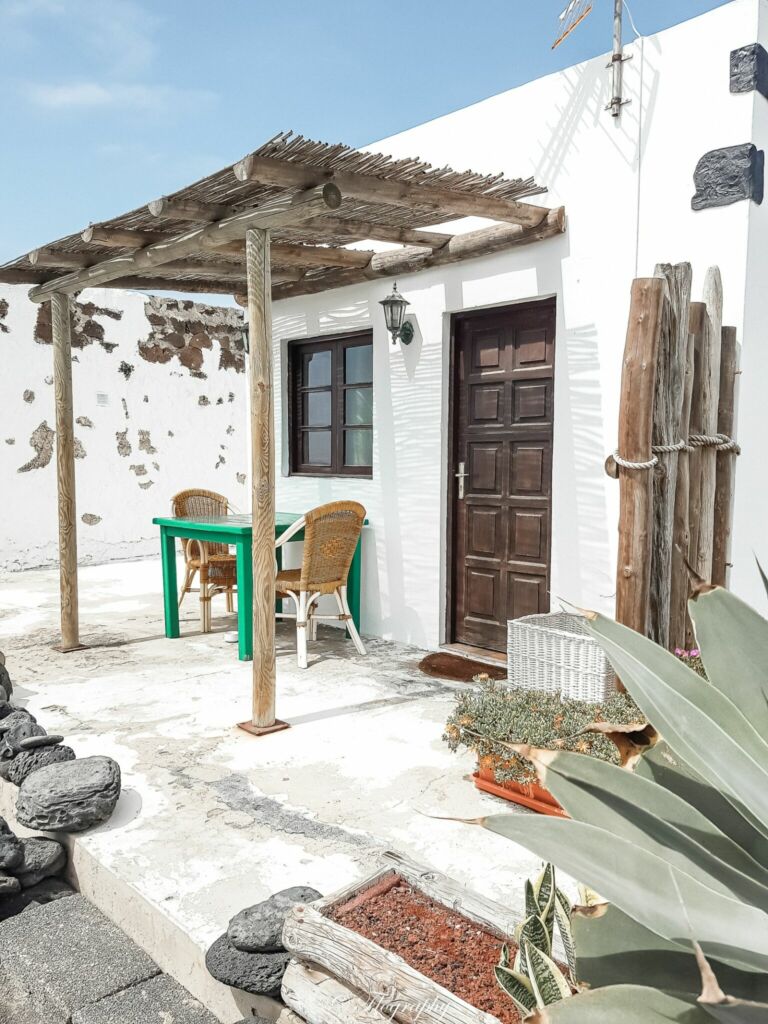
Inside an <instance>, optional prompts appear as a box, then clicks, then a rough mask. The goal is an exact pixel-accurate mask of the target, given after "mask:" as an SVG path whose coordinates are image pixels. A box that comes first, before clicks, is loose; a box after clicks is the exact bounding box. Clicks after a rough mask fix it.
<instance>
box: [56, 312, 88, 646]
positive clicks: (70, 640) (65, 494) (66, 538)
mask: <svg viewBox="0 0 768 1024" xmlns="http://www.w3.org/2000/svg"><path fill="white" fill-rule="evenodd" d="M51 325H52V335H53V381H54V397H55V403H56V484H57V489H58V509H59V588H60V592H61V646H60V647H59V648H58V649H59V650H61V651H76V650H78V649H79V648H80V647H81V646H82V645H81V644H80V625H79V610H78V599H77V525H76V519H75V511H76V509H75V428H74V421H73V412H72V341H71V337H70V322H69V296H68V295H62V294H61V293H59V292H56V293H54V295H52V296H51Z"/></svg>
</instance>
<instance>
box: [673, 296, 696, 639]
mask: <svg viewBox="0 0 768 1024" xmlns="http://www.w3.org/2000/svg"><path fill="white" fill-rule="evenodd" d="M692 308H693V304H691V306H690V307H689V310H688V327H689V330H690V327H691V310H692ZM693 375H694V336H693V334H691V333H689V334H688V339H687V342H686V348H685V373H684V377H683V403H682V408H681V410H680V438H681V440H682V439H685V438H687V437H688V435H689V434H690V432H691V401H692V398H693ZM690 472H691V453H690V452H688V451H685V450H683V451H681V452H679V453H678V456H677V484H676V486H675V519H674V529H673V534H672V570H671V583H670V596H669V644H670V647H672V648H675V647H685V634H686V628H687V627H686V622H687V619H688V595H689V593H690V581H689V577H688V569H687V567H686V564H685V563H686V561H687V560H688V551H689V547H690V541H691V532H690V524H689V522H688V508H689V503H690V493H691V491H690Z"/></svg>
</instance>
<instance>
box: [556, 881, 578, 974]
mask: <svg viewBox="0 0 768 1024" xmlns="http://www.w3.org/2000/svg"><path fill="white" fill-rule="evenodd" d="M555 920H556V921H557V930H558V931H559V932H560V938H561V939H562V940H563V949H564V950H565V957H566V960H567V962H568V970H569V971H570V974H571V978H572V979H573V980H574V981H575V980H576V949H575V946H574V944H573V932H572V931H571V919H570V915H569V914H567V913H566V912H565V910H563V906H562V904H561V903H560V902H559V901H558V900H556V901H555Z"/></svg>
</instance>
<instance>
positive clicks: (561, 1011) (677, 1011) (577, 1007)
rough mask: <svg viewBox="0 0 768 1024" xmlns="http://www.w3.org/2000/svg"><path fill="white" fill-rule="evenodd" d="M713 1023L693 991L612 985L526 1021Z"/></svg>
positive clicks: (530, 1023)
mask: <svg viewBox="0 0 768 1024" xmlns="http://www.w3.org/2000/svg"><path fill="white" fill-rule="evenodd" d="M673 1021H676V1022H678V1024H712V1019H711V1018H710V1017H709V1016H708V1014H707V1012H706V1011H705V1010H704V1009H703V1008H702V1007H700V1006H698V1005H697V1003H696V996H695V995H694V994H693V993H686V994H680V993H677V992H662V991H661V990H659V989H655V988H646V987H644V986H643V985H612V986H611V987H610V988H599V989H595V990H594V991H593V992H584V993H582V994H581V995H578V996H574V998H573V999H564V1000H563V1001H562V1002H560V1003H553V1005H552V1006H547V1007H546V1008H545V1009H543V1010H537V1011H534V1013H533V1015H532V1016H529V1017H528V1024H671V1022H673Z"/></svg>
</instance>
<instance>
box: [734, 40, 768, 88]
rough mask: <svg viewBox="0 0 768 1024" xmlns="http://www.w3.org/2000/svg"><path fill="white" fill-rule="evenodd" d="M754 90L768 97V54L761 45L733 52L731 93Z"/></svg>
mask: <svg viewBox="0 0 768 1024" xmlns="http://www.w3.org/2000/svg"><path fill="white" fill-rule="evenodd" d="M753 90H757V92H759V93H760V94H761V95H762V96H765V97H768V52H766V50H765V47H763V46H761V45H760V43H750V44H749V46H742V47H741V48H740V49H738V50H731V92H752V91H753Z"/></svg>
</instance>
